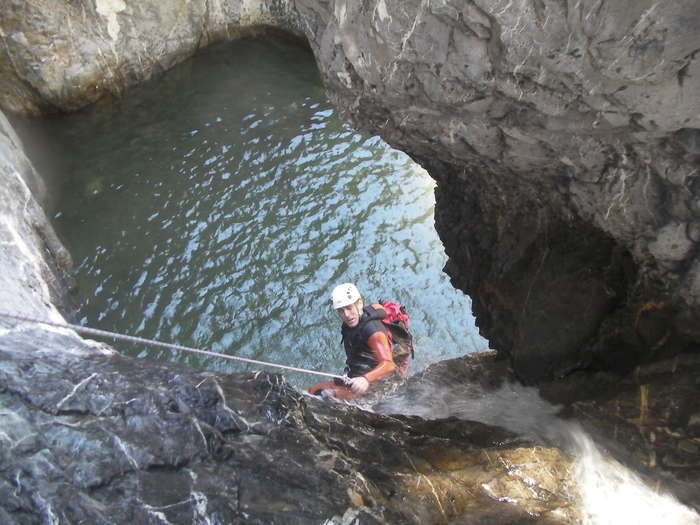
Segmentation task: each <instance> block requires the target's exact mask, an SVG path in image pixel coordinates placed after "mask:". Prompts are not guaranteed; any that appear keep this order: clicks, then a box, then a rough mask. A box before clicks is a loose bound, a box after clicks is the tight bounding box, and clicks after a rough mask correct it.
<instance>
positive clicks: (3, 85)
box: [0, 0, 301, 115]
mask: <svg viewBox="0 0 700 525" xmlns="http://www.w3.org/2000/svg"><path fill="white" fill-rule="evenodd" d="M291 3H292V2H290V1H289V0H189V1H187V2H177V3H168V2H158V1H155V0H149V1H145V2H137V1H128V0H78V1H69V0H39V1H36V2H25V1H23V0H8V1H7V2H4V4H3V13H2V17H1V19H0V38H1V39H2V45H0V106H1V107H3V108H4V109H5V110H7V111H10V112H13V113H17V114H22V115H39V114H44V113H48V112H53V111H72V110H75V109H78V108H80V107H83V106H85V105H86V104H89V103H91V102H94V101H95V100H97V99H98V98H100V97H103V96H105V95H110V94H112V95H117V96H118V95H119V94H120V93H121V92H122V91H123V90H124V89H126V88H127V87H129V86H132V85H134V84H137V83H139V82H142V81H144V80H146V79H148V78H150V77H151V76H152V75H154V74H157V73H159V72H162V71H165V70H167V69H169V68H171V67H172V66H174V65H175V64H177V63H179V62H181V61H183V60H185V59H187V58H188V57H190V56H192V55H193V54H194V53H195V52H196V51H197V50H198V49H199V48H201V47H204V46H206V45H207V44H209V43H211V42H213V41H217V40H221V39H225V38H233V37H235V36H237V35H240V34H241V33H243V32H252V31H255V28H256V27H259V26H262V25H267V26H275V27H280V28H283V29H285V30H287V31H290V32H292V33H296V34H299V35H300V34H301V33H300V31H299V29H298V26H299V21H298V19H297V18H296V13H295V12H294V11H293V10H292V9H291V8H290V4H291Z"/></svg>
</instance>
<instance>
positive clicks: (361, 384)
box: [347, 376, 369, 395]
mask: <svg viewBox="0 0 700 525" xmlns="http://www.w3.org/2000/svg"><path fill="white" fill-rule="evenodd" d="M347 385H348V386H349V387H350V391H351V392H352V393H353V394H360V395H362V394H364V393H365V392H367V390H369V381H367V379H365V378H364V376H359V377H351V378H349V379H348V380H347Z"/></svg>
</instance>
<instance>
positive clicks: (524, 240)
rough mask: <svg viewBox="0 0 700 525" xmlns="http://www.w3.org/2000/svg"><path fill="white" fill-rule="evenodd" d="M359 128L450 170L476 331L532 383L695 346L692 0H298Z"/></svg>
mask: <svg viewBox="0 0 700 525" xmlns="http://www.w3.org/2000/svg"><path fill="white" fill-rule="evenodd" d="M297 8H298V9H299V10H300V12H301V13H302V14H303V19H304V20H310V21H311V22H309V23H308V26H309V28H310V29H311V30H312V34H311V36H310V41H311V44H312V46H313V47H314V50H315V52H316V54H317V57H318V61H319V63H320V68H321V71H322V73H323V76H324V79H325V82H326V84H327V85H328V86H329V88H330V92H331V94H332V96H333V98H334V99H335V101H336V102H337V105H338V107H339V108H341V109H344V110H345V115H346V117H347V118H349V119H350V120H352V121H353V122H354V123H355V125H357V126H359V127H362V128H364V129H367V130H369V131H370V132H373V133H377V134H380V135H381V136H382V137H384V138H385V139H387V140H388V141H389V142H390V143H391V144H393V145H395V146H397V147H400V148H401V149H404V150H406V151H408V152H410V153H411V154H412V155H413V156H414V157H415V158H416V159H417V160H419V161H420V162H421V163H422V164H423V165H424V166H425V167H427V168H428V170H429V172H430V173H431V174H432V175H433V176H434V177H436V179H437V180H438V182H439V184H438V188H437V190H436V191H437V211H436V224H437V229H438V232H439V233H440V235H441V237H442V239H443V241H444V243H445V247H446V250H447V253H448V255H449V256H450V261H449V263H448V265H447V271H448V273H449V274H450V275H451V276H452V280H453V283H454V284H455V285H456V286H458V287H459V288H461V289H463V290H465V291H466V292H467V293H468V294H469V295H470V296H471V297H472V299H473V300H474V310H475V314H476V317H477V322H478V324H479V327H480V329H481V330H482V333H483V334H484V335H485V336H487V337H488V338H489V340H490V341H491V343H492V346H493V347H494V348H496V349H498V351H499V352H502V353H504V354H507V355H509V356H511V358H512V360H513V363H514V366H515V370H516V373H517V374H518V376H519V377H520V378H521V379H523V380H525V381H528V382H535V381H538V380H540V379H544V378H547V377H556V376H561V375H565V374H567V373H568V372H569V371H571V370H574V369H580V368H605V369H610V368H612V369H616V370H618V371H628V370H630V369H631V368H632V367H633V366H634V364H635V363H637V362H639V361H644V360H647V359H650V358H658V357H660V356H665V355H670V354H674V353H677V352H680V351H685V350H689V349H692V348H697V342H698V341H699V340H700V322H699V321H700V314H699V312H700V310H699V307H700V273H699V272H700V261H698V259H697V257H696V254H697V242H698V240H700V235H699V234H698V231H699V228H700V222H699V220H698V219H699V215H698V213H699V212H700V209H699V207H698V202H700V201H698V197H699V196H700V178H699V176H700V171H698V166H699V164H698V159H700V157H699V156H698V151H699V150H700V149H699V146H698V144H700V142H698V140H699V139H700V131H699V128H700V97H698V95H697V93H698V92H699V91H698V89H699V88H700V56H699V55H697V53H696V51H697V50H698V49H700V31H699V29H700V11H699V10H698V9H697V3H696V2H695V1H693V0H684V1H679V2H673V4H672V5H671V4H664V3H660V2H652V1H646V0H645V1H638V0H634V1H631V0H630V1H623V2H619V1H615V2H612V1H598V0H596V1H593V0H590V1H587V0H584V1H581V2H560V1H549V0H537V1H533V2H513V1H510V0H497V1H485V0H483V1H481V0H475V1H471V2H466V3H465V2H449V1H447V2H420V1H418V0H415V1H404V0H401V1H399V0H378V1H373V2H341V1H337V2H331V3H325V2H315V1H313V0H299V1H298V2H297Z"/></svg>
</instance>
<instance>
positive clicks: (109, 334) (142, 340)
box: [0, 312, 343, 379]
mask: <svg viewBox="0 0 700 525" xmlns="http://www.w3.org/2000/svg"><path fill="white" fill-rule="evenodd" d="M0 317H5V318H8V319H14V320H16V321H25V322H28V323H36V324H44V325H47V326H53V327H55V328H67V329H70V330H75V331H76V332H78V333H83V334H87V335H94V336H98V337H111V338H113V339H116V340H119V341H127V342H129V343H138V344H144V345H150V346H157V347H159V348H167V349H168V350H182V351H183V352H191V353H194V354H201V355H208V356H211V357H219V358H221V359H230V360H232V361H243V362H244V363H251V364H254V365H263V366H272V367H275V368H283V369H284V370H291V371H293V372H303V373H305V374H314V375H317V376H325V377H337V378H339V379H342V378H343V376H339V375H337V374H327V373H325V372H317V371H315V370H307V369H306V368H297V367H296V366H287V365H279V364H276V363H268V362H265V361H258V360H257V359H248V358H246V357H238V356H235V355H227V354H221V353H218V352H211V351H209V350H200V349H199V348H192V347H189V346H182V345H176V344H172V343H164V342H162V341H156V340H154V339H145V338H143V337H135V336H133V335H125V334H118V333H116V332H108V331H107V330H98V329H97V328H89V327H87V326H80V325H75V324H68V323H55V322H53V321H44V320H41V319H34V318H32V317H26V316H24V315H16V314H9V313H6V312H0Z"/></svg>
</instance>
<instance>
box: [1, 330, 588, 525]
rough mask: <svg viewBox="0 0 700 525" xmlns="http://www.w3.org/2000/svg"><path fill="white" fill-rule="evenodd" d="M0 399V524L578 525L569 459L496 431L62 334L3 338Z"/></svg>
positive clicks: (275, 378) (269, 377)
mask: <svg viewBox="0 0 700 525" xmlns="http://www.w3.org/2000/svg"><path fill="white" fill-rule="evenodd" d="M27 331H29V332H32V335H34V337H35V338H34V340H35V341H36V343H35V345H34V346H32V347H28V346H27V344H26V338H25V332H27ZM39 341H41V342H39ZM67 350H68V351H67ZM0 404H1V405H2V408H1V409H0V421H1V423H2V432H0V441H1V442H2V447H1V448H0V450H2V452H1V453H0V496H1V497H0V501H2V503H1V504H0V517H2V522H3V523H23V524H25V523H46V522H56V521H58V522H60V523H64V522H65V523H77V522H90V523H161V522H167V523H198V522H211V523H239V522H241V523H242V522H246V523H353V522H358V523H505V522H508V523H521V522H527V523H532V522H534V523H576V522H577V519H578V517H579V513H580V511H579V509H578V507H577V495H576V494H577V492H576V487H575V479H574V478H572V473H573V471H574V470H573V466H572V465H573V460H572V458H571V457H569V456H568V455H567V454H565V453H562V452H561V451H560V450H559V449H557V448H553V447H551V446H548V445H547V444H545V443H536V442H535V441H533V440H532V439H526V438H523V437H519V436H518V435H517V434H515V433H513V432H509V431H507V430H504V429H503V428H499V427H495V426H490V425H486V424H482V423H478V422H469V421H461V420H458V419H456V418H447V419H443V420H434V421H426V420H424V419H421V418H416V417H407V416H396V415H394V416H390V417H387V416H380V415H377V414H373V413H370V412H366V411H363V410H360V409H359V408H357V407H353V406H347V405H339V404H333V403H327V402H324V401H321V400H318V399H316V398H313V397H309V396H306V395H303V394H300V393H299V392H298V391H296V390H294V389H292V388H290V387H289V386H288V385H287V384H286V383H285V382H284V380H283V379H282V378H281V377H280V376H277V375H271V374H267V373H258V374H253V373H236V374H230V375H222V374H214V373H206V372H195V371H192V370H187V369H185V368H182V367H176V366H173V365H170V364H167V363H162V362H152V361H141V360H138V359H134V358H125V357H122V356H120V355H118V354H116V353H114V352H113V351H112V350H111V349H109V348H108V347H106V346H105V347H103V346H100V345H98V344H94V345H93V346H92V347H89V346H88V344H87V343H86V342H83V341H81V340H80V339H79V338H77V337H76V336H74V335H72V334H70V333H68V332H66V333H61V332H56V331H37V330H36V329H34V328H29V327H27V326H20V327H19V328H15V329H9V330H8V331H7V332H5V333H3V334H2V337H0ZM207 520H208V521H207ZM326 520H328V521H326ZM355 520H359V521H355Z"/></svg>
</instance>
